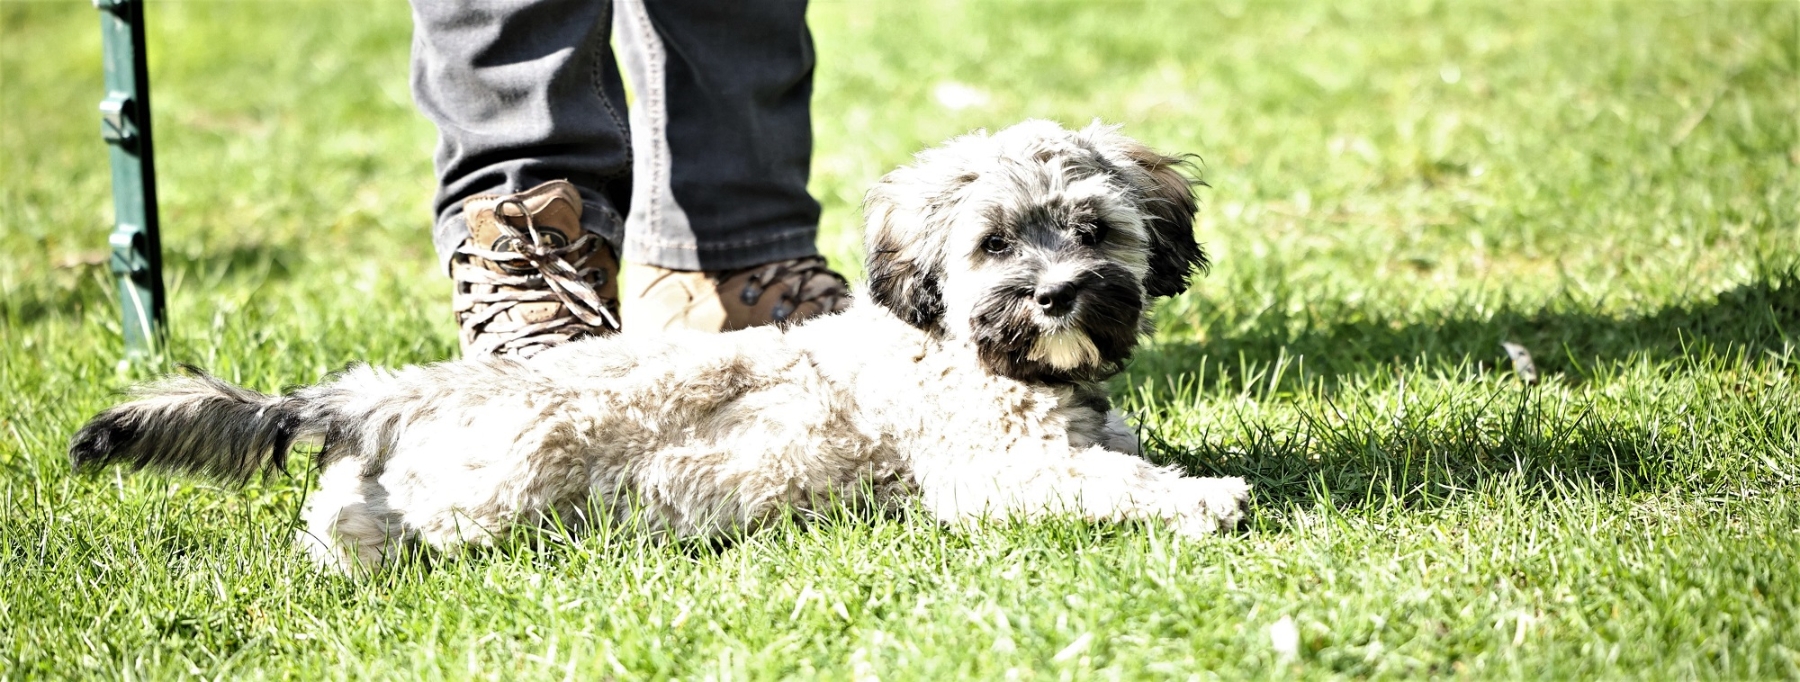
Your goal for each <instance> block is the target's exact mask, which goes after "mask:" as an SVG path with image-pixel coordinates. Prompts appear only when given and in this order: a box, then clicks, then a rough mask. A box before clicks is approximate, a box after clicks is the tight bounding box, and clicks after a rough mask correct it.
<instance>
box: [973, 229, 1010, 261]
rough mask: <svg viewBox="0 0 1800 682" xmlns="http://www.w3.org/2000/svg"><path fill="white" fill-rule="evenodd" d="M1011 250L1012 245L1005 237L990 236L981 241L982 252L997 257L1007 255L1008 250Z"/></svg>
mask: <svg viewBox="0 0 1800 682" xmlns="http://www.w3.org/2000/svg"><path fill="white" fill-rule="evenodd" d="M1011 248H1012V243H1011V242H1008V241H1006V238H1005V237H1002V236H1000V235H997V234H990V235H988V236H987V238H986V239H983V240H981V250H983V251H986V252H988V253H990V254H993V255H996V256H998V255H1000V254H1003V253H1006V252H1007V250H1008V249H1011Z"/></svg>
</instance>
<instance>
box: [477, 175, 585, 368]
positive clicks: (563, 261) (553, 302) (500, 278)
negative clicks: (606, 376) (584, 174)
mask: <svg viewBox="0 0 1800 682" xmlns="http://www.w3.org/2000/svg"><path fill="white" fill-rule="evenodd" d="M463 219H464V220H466V221H468V224H469V239H468V241H465V242H463V243H462V245H461V246H458V247H456V253H455V254H453V255H452V256H451V258H450V279H452V280H453V281H455V283H456V291H455V293H454V294H453V295H452V296H451V303H452V305H453V306H454V307H455V309H456V323H457V324H458V325H459V326H461V327H462V333H461V337H462V351H463V357H480V356H484V355H508V356H512V357H518V358H528V357H531V356H532V355H535V354H537V353H538V351H541V350H543V349H545V348H549V347H551V346H555V345H557V344H560V343H564V342H567V341H571V340H574V339H578V338H581V337H584V336H598V335H606V334H612V333H614V332H617V331H619V294H618V282H617V281H616V279H617V278H616V275H617V274H618V271H619V261H618V259H617V257H615V256H614V255H613V250H612V247H611V246H608V245H607V244H606V242H605V241H604V240H602V239H600V236H599V235H596V234H594V233H592V232H588V231H586V230H583V229H581V194H580V193H579V192H577V191H575V186H574V185H571V184H569V183H568V181H566V180H553V181H550V182H546V183H544V184H542V185H538V186H537V187H533V188H531V189H528V190H525V191H523V192H519V193H517V194H508V195H504V196H494V195H483V196H476V197H470V198H469V199H468V200H466V201H464V202H463ZM614 220H617V218H616V216H615V217H614Z"/></svg>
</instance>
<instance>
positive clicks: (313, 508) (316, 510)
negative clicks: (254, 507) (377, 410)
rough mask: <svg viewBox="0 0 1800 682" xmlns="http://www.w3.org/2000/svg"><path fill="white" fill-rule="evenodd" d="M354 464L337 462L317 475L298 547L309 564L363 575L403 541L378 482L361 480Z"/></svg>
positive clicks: (349, 461) (385, 495) (358, 465)
mask: <svg viewBox="0 0 1800 682" xmlns="http://www.w3.org/2000/svg"><path fill="white" fill-rule="evenodd" d="M362 468H363V467H362V465H361V464H360V463H358V462H356V461H354V460H338V461H336V462H333V463H331V464H330V465H327V466H326V467H325V470H324V471H323V472H321V473H320V475H319V489H318V491H316V492H314V493H313V494H312V496H311V499H310V500H308V501H307V504H306V509H305V511H303V512H302V514H301V516H302V518H303V520H304V521H305V522H306V527H305V528H303V529H301V530H300V531H299V537H298V540H299V542H300V546H301V547H304V548H305V549H306V552H307V554H308V555H309V556H311V557H312V559H313V561H315V562H318V564H319V565H321V566H325V567H329V568H333V569H336V570H339V571H342V572H344V573H347V574H353V575H354V574H363V573H367V572H369V571H372V570H374V569H376V568H379V567H380V566H382V565H383V564H384V563H385V562H386V561H387V560H388V559H390V558H391V557H393V556H395V555H396V554H397V550H398V549H399V547H400V543H401V542H402V541H404V540H405V532H404V528H402V526H401V522H400V516H399V514H396V513H395V512H394V510H393V509H391V508H389V507H388V504H387V502H388V494H387V490H386V489H385V488H384V487H382V485H381V482H380V481H379V480H378V479H376V478H374V477H370V476H364V475H363V471H362Z"/></svg>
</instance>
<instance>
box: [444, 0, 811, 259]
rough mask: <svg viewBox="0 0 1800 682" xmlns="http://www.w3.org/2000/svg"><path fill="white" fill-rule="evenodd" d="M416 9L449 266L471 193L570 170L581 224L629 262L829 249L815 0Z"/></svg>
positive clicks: (459, 4)
mask: <svg viewBox="0 0 1800 682" xmlns="http://www.w3.org/2000/svg"><path fill="white" fill-rule="evenodd" d="M412 11H413V46H412V89H413V98H414V100H415V101H416V102H417V103H418V106H419V109H420V111H422V112H423V113H424V114H425V116H426V117H427V118H429V119H431V121H432V122H433V123H435V124H437V129H438V146H437V154H436V159H435V161H436V168H437V176H438V191H437V196H436V201H435V211H436V223H435V227H434V228H433V230H432V241H433V243H434V245H435V246H436V248H437V253H438V256H439V259H440V261H441V264H442V265H443V266H444V267H445V269H446V270H447V269H448V267H449V260H450V255H451V253H452V252H453V251H454V250H455V249H456V246H457V245H458V244H460V243H461V242H462V241H463V240H464V239H467V238H468V235H469V231H468V226H467V225H466V224H465V223H464V221H463V218H462V202H463V200H464V199H467V198H468V197H471V196H475V195H479V194H508V193H512V192H517V191H521V190H525V189H529V188H531V187H534V186H536V185H538V184H541V183H543V182H547V181H550V180H558V179H566V180H569V181H570V182H571V183H573V184H574V185H575V186H576V188H577V189H579V190H580V192H581V195H582V201H583V204H584V206H583V211H582V227H583V228H584V229H586V230H588V231H591V232H594V233H596V234H598V235H600V236H601V237H602V238H604V239H606V240H607V241H608V242H610V243H611V244H613V245H614V247H615V248H618V249H619V252H620V253H621V255H622V256H623V257H624V258H626V259H628V260H632V261H633V262H637V263H642V264H648V265H656V266H660V267H664V268H669V269H675V270H723V269H730V268H739V267H749V266H752V265H760V264H763V263H768V262H772V261H777V260H783V259H788V258H799V257H802V256H811V255H816V254H817V253H818V251H817V247H816V246H815V245H814V238H815V236H816V235H817V232H818V222H819V204H818V202H817V201H815V200H814V199H813V197H812V196H811V195H810V194H808V193H807V191H806V182H807V175H808V164H809V163H810V162H811V158H812V119H811V98H812V74H813V62H814V58H813V47H812V37H811V35H810V34H809V33H808V32H807V28H806V3H805V0H755V1H749V0H648V1H646V0H611V2H610V4H609V0H542V1H531V0H414V2H413V5H412ZM614 38H616V39H617V42H618V47H619V52H620V56H619V58H618V61H615V57H614V54H613V50H612V49H611V46H610V45H609V41H610V40H611V39H614ZM619 62H623V65H624V67H625V69H626V71H627V72H628V73H629V74H630V76H631V83H632V86H633V94H634V95H635V100H636V101H635V102H634V103H633V105H632V106H631V107H630V108H629V111H627V107H626V104H625V102H626V97H625V87H624V83H623V81H622V80H621V79H620V76H619ZM615 208H616V209H617V211H615ZM620 213H623V214H624V215H625V216H627V217H626V218H625V219H624V224H623V225H621V224H620V218H619V215H620Z"/></svg>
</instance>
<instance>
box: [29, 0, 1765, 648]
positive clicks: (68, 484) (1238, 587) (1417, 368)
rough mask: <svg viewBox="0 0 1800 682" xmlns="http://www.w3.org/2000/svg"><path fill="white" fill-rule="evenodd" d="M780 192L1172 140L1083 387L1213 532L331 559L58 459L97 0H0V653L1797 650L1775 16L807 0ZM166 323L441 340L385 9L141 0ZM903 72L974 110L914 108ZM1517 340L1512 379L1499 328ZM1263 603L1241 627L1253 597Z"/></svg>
mask: <svg viewBox="0 0 1800 682" xmlns="http://www.w3.org/2000/svg"><path fill="white" fill-rule="evenodd" d="M812 19H813V27H814V32H815V34H816V38H817V42H818V49H819V53H820V55H821V61H820V67H819V72H818V81H817V86H818V87H817V90H818V94H817V100H816V104H815V118H816V121H815V129H816V132H817V141H818V147H817V155H816V158H815V162H814V175H813V178H814V192H815V194H816V195H817V196H818V197H819V198H820V199H821V201H823V202H824V204H825V208H826V212H825V219H824V220H825V235H824V236H823V237H822V238H821V243H822V245H823V247H824V249H825V250H826V252H827V253H828V254H829V255H830V256H832V258H833V259H834V260H835V261H837V262H839V263H840V264H845V265H847V268H846V269H849V270H852V271H855V270H857V269H858V268H857V267H856V266H855V263H856V262H857V260H858V258H859V256H858V248H859V247H858V246H857V244H858V238H857V235H856V231H855V223H856V221H857V212H856V206H857V203H858V202H859V200H860V198H861V194H862V192H863V190H864V189H865V188H866V187H867V186H868V185H869V184H870V183H871V182H872V181H873V180H874V179H875V178H877V177H878V176H879V175H880V174H881V173H883V172H885V171H886V170H887V169H889V168H891V167H893V166H895V165H897V164H899V163H902V162H904V161H905V160H906V159H907V158H908V156H909V155H910V154H911V153H912V152H913V151H915V150H917V149H919V148H922V147H925V146H929V145H932V144H935V143H937V142H939V141H941V140H943V139H945V138H947V137H949V136H952V135H954V134H958V133H961V132H964V131H966V130H968V129H971V128H976V127H990V128H993V127H999V126H1003V125H1006V124H1008V123H1011V122H1014V121H1016V120H1019V119H1022V118H1026V117H1047V118H1054V119H1059V120H1062V121H1065V122H1068V123H1072V124H1078V123H1084V122H1086V121H1087V120H1089V119H1091V118H1093V117H1100V118H1103V119H1106V120H1108V121H1115V122H1120V123H1124V124H1125V125H1126V130H1127V132H1129V133H1131V134H1133V135H1135V136H1138V137H1140V138H1142V139H1144V140H1146V141H1148V142H1150V143H1151V144H1153V145H1155V146H1158V147H1160V148H1164V149H1169V150H1176V151H1187V152H1194V153H1197V154H1199V155H1200V156H1201V157H1202V158H1203V159H1204V168H1205V175H1206V178H1207V180H1208V181H1209V182H1210V183H1211V185H1212V188H1211V189H1209V190H1205V191H1204V200H1205V202H1204V206H1203V207H1202V211H1201V217H1200V220H1199V224H1198V232H1199V235H1200V237H1201V239H1202V240H1203V241H1204V242H1206V244H1207V245H1208V246H1209V248H1210V249H1211V251H1212V253H1213V254H1214V255H1215V257H1216V260H1217V265H1216V266H1215V267H1214V268H1213V270H1212V272H1211V274H1210V276H1208V277H1206V278H1204V279H1201V280H1199V284H1198V286H1197V287H1196V289H1195V290H1194V291H1193V292H1190V293H1189V294H1187V295H1185V296H1183V297H1181V298H1179V299H1176V300H1173V301H1171V302H1170V303H1169V304H1167V305H1166V306H1164V307H1163V309H1162V310H1161V311H1160V315H1159V321H1160V323H1161V331H1159V332H1158V334H1157V335H1156V337H1155V338H1154V339H1153V341H1152V342H1151V343H1150V344H1149V345H1148V346H1147V347H1146V348H1145V350H1143V351H1142V352H1141V353H1140V355H1139V358H1138V360H1137V362H1136V363H1135V364H1134V366H1133V367H1132V369H1131V371H1130V372H1129V374H1128V375H1127V376H1125V377H1121V379H1120V380H1119V381H1118V382H1117V383H1116V385H1115V395H1116V396H1117V397H1118V398H1119V399H1120V401H1121V402H1122V403H1123V405H1124V406H1125V407H1126V408H1127V409H1129V410H1131V411H1133V412H1135V413H1136V414H1138V415H1139V416H1140V417H1141V418H1142V419H1143V422H1144V426H1145V429H1146V433H1147V434H1148V435H1149V437H1150V440H1151V442H1152V444H1153V446H1154V447H1152V451H1153V456H1154V457H1156V458H1159V459H1163V460H1168V461H1176V462H1180V463H1182V464H1184V465H1185V466H1187V467H1189V468H1190V469H1192V470H1193V471H1195V472H1198V473H1209V474H1210V473H1222V474H1233V475H1243V476H1246V477H1248V478H1250V479H1252V481H1253V482H1254V483H1255V485H1256V500H1255V505H1254V510H1253V517H1252V520H1251V522H1250V523H1249V526H1248V529H1247V531H1246V532H1245V533H1243V534H1240V535H1236V536H1231V537H1222V538H1217V539H1208V540H1203V541H1178V540H1176V539H1173V538H1171V537H1169V536H1168V535H1167V534H1166V533H1163V532H1160V531H1155V530H1151V529H1145V528H1136V527H1111V526H1090V525H1085V524H1081V523H1075V522H1052V523H1046V524H1040V525H1030V526H1020V527H1010V528H993V529H982V530H976V531H973V532H968V533H960V532H952V531H949V530H945V529H942V528H939V527H938V526H936V525H935V524H933V523H931V522H929V521H928V520H925V519H923V518H915V517H913V516H912V515H902V517H901V518H896V519H873V520H871V519H858V518H851V519H840V520H831V521H827V522H823V523H818V524H813V525H809V526H786V527H781V528H777V529H774V530H772V531H769V532H765V533H762V534H759V535H756V536H754V537H752V538H750V539H748V540H746V541H744V542H741V543H738V544H736V545H733V546H730V547H723V548H719V547H707V546H691V545H685V544H674V545H657V544H651V543H646V542H644V541H642V540H640V539H634V538H631V537H605V536H601V537H589V538H582V539H577V540H575V541H572V542H558V543H551V544H552V546H549V547H547V548H543V549H536V550H532V549H525V548H504V549H502V550H499V551H494V552H490V553H484V554H482V555H479V556H470V557H462V558H457V559H450V560H441V561H435V562H431V561H420V562H414V563H408V564H404V565H402V566H401V567H399V568H397V569H395V570H393V571H391V572H388V573H384V574H381V575H379V576H376V577H374V578H372V579H369V580H367V581H363V582H351V581H347V580H344V579H341V578H337V577H333V576H328V575H321V574H319V573H318V572H316V571H314V570H313V569H311V568H309V567H308V566H307V565H306V564H305V562H304V560H303V559H302V558H300V557H299V556H298V555H297V554H295V553H294V552H293V551H291V549H290V545H289V541H288V539H289V537H290V535H291V532H292V529H293V528H294V525H295V524H294V514H295V511H296V509H297V507H298V505H299V504H300V502H301V500H302V497H303V496H304V494H305V491H306V489H307V486H306V476H307V471H306V469H305V468H304V467H303V466H301V465H295V466H294V467H293V468H292V470H291V472H290V473H291V474H292V476H290V477H277V478H271V479H269V480H266V481H262V482H259V483H256V484H252V485H251V486H249V487H248V488H247V489H245V490H242V491H234V490H225V489H220V488H217V487H214V486H211V485H207V484H202V483H197V482H192V481H180V480H169V479H162V478H156V477H149V476H145V477H131V476H125V475H122V474H120V473H118V472H109V473H107V474H105V475H100V476H73V475H71V472H70V471H69V467H68V464H67V463H66V461H65V459H64V456H63V454H62V450H63V446H64V443H65V442H66V440H67V438H68V436H69V435H70V433H71V432H72V431H73V430H74V429H75V427H76V426H77V425H79V424H80V422H81V421H82V420H83V419H84V418H85V417H87V416H89V415H91V414H92V413H94V412H95V411H97V410H99V409H101V408H103V407H105V406H107V405H108V404H110V403H111V402H112V401H114V400H116V399H117V391H118V390H119V389H121V388H123V387H125V386H127V385H129V384H130V383H131V382H133V381H137V380H141V379H144V378H146V377H148V376H151V375H153V374H155V373H156V372H159V371H162V370H163V369H165V368H166V367H167V365H153V366H125V367H121V366H120V365H119V364H118V363H117V359H118V358H119V357H120V354H121V347H120V342H119V338H118V336H119V334H118V322H117V319H116V310H115V307H114V303H113V299H112V297H111V296H112V293H111V292H112V290H111V284H110V283H109V277H108V275H107V273H106V271H105V266H104V264H103V261H104V256H105V251H104V246H105V243H106V242H105V239H106V237H105V235H106V233H107V232H108V231H109V229H110V226H109V215H110V205H109V202H110V189H109V185H108V183H109V176H108V172H107V168H106V166H105V162H106V155H105V150H104V147H103V145H102V144H101V142H100V140H99V139H98V135H97V132H98V125H97V123H96V122H95V108H94V107H95V103H96V102H97V100H98V97H99V93H100V89H101V88H100V75H99V74H100V63H99V45H98V35H97V34H98V31H97V30H96V26H97V18H96V17H95V13H94V10H93V9H92V8H91V6H90V5H89V4H88V3H86V2H80V1H79V0H70V1H68V2H62V1H43V0H37V1H27V2H18V1H14V0H6V1H4V2H0V678H3V679H25V678H35V677H65V676H81V675H92V676H96V677H103V678H113V679H117V678H122V677H134V678H170V677H187V676H192V677H205V678H237V677H281V678H300V679H315V678H322V677H331V678H338V677H342V678H378V679H379V678H400V679H413V678H468V677H499V678H509V679H510V678H515V677H520V678H550V677H556V678H564V677H573V678H577V679H593V678H602V677H609V676H612V677H618V678H640V677H683V678H699V677H798V678H815V677H816V678H828V679H839V678H844V677H848V676H852V675H863V674H872V675H879V676H881V677H884V678H888V679H943V678H955V677H970V678H1000V677H1009V676H1013V675H1015V674H1017V675H1018V676H1021V677H1028V678H1044V679H1049V678H1063V677H1073V678H1114V677H1119V678H1141V677H1149V678H1165V677H1172V678H1191V677H1213V676H1217V677H1224V678H1239V677H1267V678H1288V677H1291V676H1296V675H1298V676H1305V677H1332V676H1352V677H1390V676H1415V675H1444V676H1472V677H1509V678H1514V677H1528V678H1552V679H1557V678H1568V677H1604V678H1613V677H1651V678H1665V677H1727V678H1767V677H1790V678H1791V677H1795V676H1800V571H1797V570H1796V567H1797V566H1800V540H1797V539H1796V536H1795V529H1796V528H1797V527H1800V485H1797V482H1800V452H1797V450H1800V354H1797V348H1796V342H1795V341H1796V335H1797V334H1800V254H1797V251H1800V173H1797V172H1796V167H1797V166H1800V133H1797V126H1800V124H1797V121H1800V5H1796V4H1794V3H1792V2H1774V1H1772V2H1755V1H1736V2H1698V1H1695V2H1685V1H1682V2H1677V1H1666V2H1648V1H1624V0H1620V1H1611V2H1603V1H1598V0H1577V1H1575V2H1550V1H1548V0H1527V1H1525V2H1499V1H1490V0H1473V1H1470V2H1430V1H1427V0H1418V1H1411V2H1403V3H1392V2H1378V1H1376V0H1363V1H1355V2H1336V3H1325V2H1305V3H1302V2H1286V1H1278V2H1241V1H1238V2H1234V1H1229V0H1228V1H1225V2H1199V1H1192V0H1152V1H1147V2H1124V1H1119V2H1114V1H1105V2H1093V1H1068V0H1055V1H1050V2H1024V1H1022V0H1021V1H1018V2H1003V1H999V0H970V1H967V2H931V3H924V4H920V3H914V2H901V1H900V0H878V1H875V2H848V1H844V2H825V1H820V2H816V3H815V6H814V7H813V10H812ZM150 20H151V25H150V35H151V39H150V49H151V67H152V68H151V71H152V78H153V80H154V82H155V91H154V92H155V100H154V104H155V105H156V117H157V118H156V130H157V134H158V139H157V150H158V152H159V153H160V154H161V158H160V159H159V164H158V172H159V175H160V179H161V181H162V184H161V187H160V190H161V192H162V198H163V206H162V208H163V211H162V215H163V224H164V234H163V238H164V244H165V252H166V258H167V263H168V268H169V271H168V284H169V292H170V301H171V310H170V313H171V319H172V328H171V330H170V331H171V341H170V344H169V347H168V353H167V358H166V359H165V362H171V361H186V362H194V363H197V364H200V365H203V366H206V367H208V368H211V369H213V370H215V371H216V372H218V373H220V374H222V375H223V376H225V377H227V378H230V379H233V380H236V381H240V382H244V383H247V384H249V385H251V386H255V387H258V388H262V389H275V388H278V387H280V386H283V385H291V384H296V383H303V382H310V381H313V380H315V379H317V378H318V377H319V376H321V375H322V374H323V373H325V372H328V371H331V370H335V369H337V368H340V367H342V366H343V365H345V364H346V363H348V362H351V361H353V360H368V361H373V362H376V363H381V364H400V363H409V362H423V361H430V360H435V359H439V358H444V357H448V356H450V355H452V354H453V352H454V350H455V344H454V336H453V328H452V325H451V323H450V321H449V319H448V318H449V310H448V305H447V303H448V286H447V283H446V282H445V281H444V280H443V279H442V277H441V276H440V275H439V274H438V273H437V272H435V266H434V264H433V258H432V256H431V252H430V244H429V239H428V237H427V230H426V226H427V222H428V216H429V211H428V201H429V195H430V192H431V168H430V160H429V157H430V151H431V144H432V140H433V133H432V130H431V129H430V126H429V124H427V123H426V122H425V121H424V120H422V119H421V118H420V117H419V115H418V114H417V113H416V112H415V111H414V110H413V108H412V106H411V103H410V97H409V95H408V92H407V85H406V67H407V47H408V35H409V31H410V26H409V23H408V17H407V9H406V7H405V6H404V5H403V4H400V3H393V2H385V3H376V2H329V1H326V2H320V1H307V2H215V1H191V2H178V3H175V2H158V3H152V4H151V7H150ZM947 83H960V84H962V85H965V86H967V87H970V88H974V89H976V90H979V91H981V92H982V93H984V94H985V95H986V99H987V101H986V103H985V104H983V105H980V106H974V107H969V108H965V109H959V110H950V109H946V108H945V107H943V106H941V105H940V104H939V103H938V102H937V101H936V99H935V94H934V93H935V92H936V91H937V89H938V88H939V87H940V86H943V85H944V84H947ZM1501 341H1516V342H1519V343H1522V344H1524V345H1525V346H1527V347H1528V348H1530V349H1531V351H1532V352H1533V353H1534V355H1535V357H1536V360H1537V365H1538V367H1539V368H1540V369H1541V370H1542V372H1543V375H1544V376H1543V380H1542V382H1540V383H1539V384H1537V385H1535V386H1526V385H1523V384H1521V383H1520V382H1519V381H1518V380H1517V379H1516V378H1515V377H1514V376H1513V375H1512V373H1511V371H1510V369H1509V367H1510V366H1509V365H1508V364H1507V362H1506V360H1505V356H1504V354H1503V353H1502V352H1501V350H1500V347H1499V344H1500V342H1501ZM1284 616H1287V617H1291V618H1292V619H1293V620H1294V622H1295V623H1296V624H1297V626H1298V630H1299V633H1300V646H1299V649H1298V651H1297V652H1296V653H1295V654H1294V655H1293V656H1283V655H1281V654H1279V653H1278V652H1276V651H1275V650H1274V649H1273V647H1272V645H1271V640H1270V637H1269V634H1268V633H1269V627H1270V625H1271V624H1273V623H1275V622H1277V621H1278V620H1280V619H1281V618H1282V617H1284Z"/></svg>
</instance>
